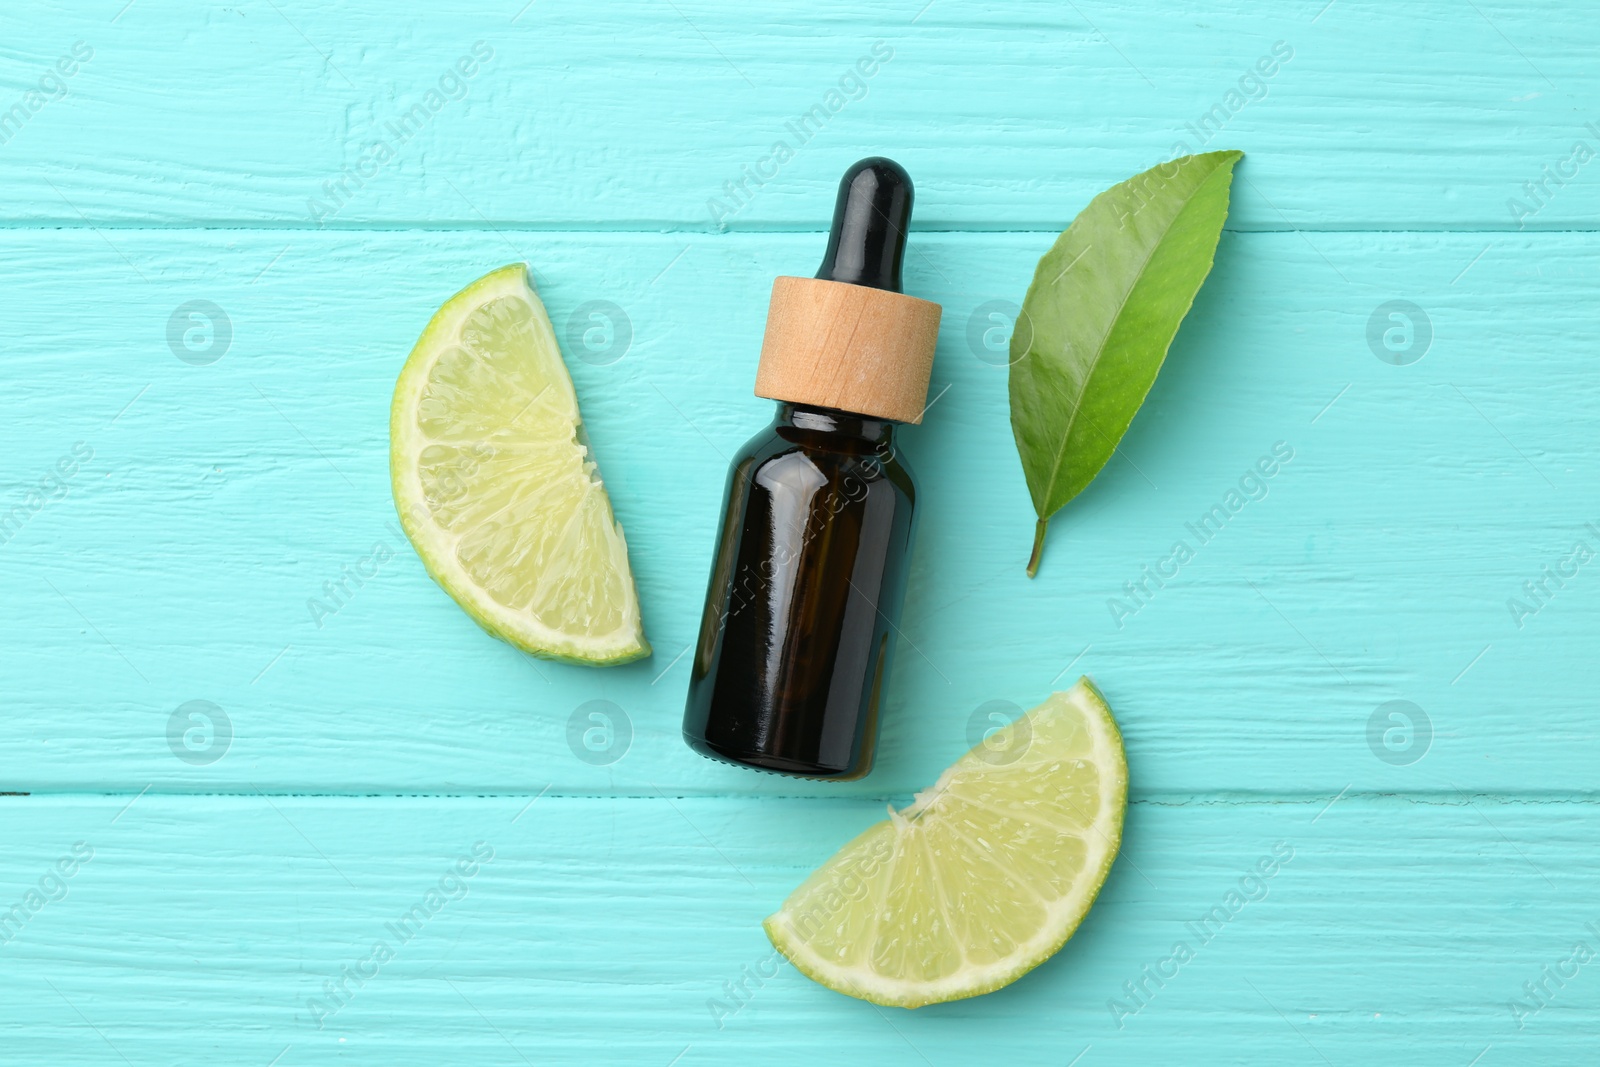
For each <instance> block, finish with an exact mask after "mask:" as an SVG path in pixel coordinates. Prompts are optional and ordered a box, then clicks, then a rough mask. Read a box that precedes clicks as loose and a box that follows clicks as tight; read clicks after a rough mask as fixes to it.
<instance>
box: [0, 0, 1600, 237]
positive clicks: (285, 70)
mask: <svg viewBox="0 0 1600 1067" xmlns="http://www.w3.org/2000/svg"><path fill="white" fill-rule="evenodd" d="M519 7H521V8H522V10H521V11H520V12H519V11H518V10H517V9H518V8H519ZM919 8H920V10H918V9H919ZM1566 16H1567V8H1566V6H1565V5H1562V4H1561V3H1559V2H1558V0H1539V2H1532V3H1520V4H1513V3H1507V2H1505V0H1497V2H1485V3H1477V4H1466V5H1463V4H1459V3H1455V2H1454V0H1416V2H1413V3H1409V4H1405V5H1394V4H1386V3H1381V2H1379V0H1341V2H1339V3H1337V4H1329V5H1324V4H1323V3H1320V2H1314V3H1306V4H1290V5H1285V4H1280V3H1271V2H1269V0H1229V2H1227V3H1222V4H1211V5H1207V7H1206V9H1205V13H1204V16H1203V17H1200V16H1198V15H1197V14H1196V11H1195V9H1194V8H1193V7H1192V5H1189V4H1186V3H1181V2H1178V0H1156V2H1152V3H1145V4H1140V5H1137V6H1133V7H1129V6H1124V5H1112V4H1105V3H1097V4H1078V5H1073V4H1058V3H1053V2H1049V0H1031V2H1025V3H1008V4H1004V5H996V4H985V3H981V2H978V0H938V2H936V3H933V4H931V5H924V4H921V3H909V4H906V5H903V7H902V9H900V10H897V11H893V12H889V11H878V10H873V11H870V12H868V11H865V10H862V9H861V8H860V6H859V5H856V4H851V3H847V2H844V0H821V2H807V3H792V2H791V3H786V4H782V5H777V6H774V5H762V6H761V7H760V8H752V7H740V6H737V5H734V6H726V5H720V4H719V5H712V4H705V3H700V4H678V5H662V4H657V3H652V2H646V0H628V2H619V3H610V4H606V5H584V6H581V7H565V8H563V7H561V6H559V5H542V4H536V5H531V6H527V5H523V4H521V2H520V0H513V2H502V0H495V2H487V0H476V2H473V3H469V4H459V5H458V4H452V5H449V6H448V7H443V6H441V7H434V8H422V9H418V10H415V11H408V12H407V14H406V17H405V18H404V19H397V18H395V17H394V14H393V11H392V8H391V5H388V4H384V3H381V2H379V0H354V2H351V3H344V4H338V5H326V4H316V3H311V2H307V0H284V2H281V3H272V4H264V5H254V4H251V5H243V6H240V7H235V8H228V9H217V10H201V9H195V8H192V7H189V6H186V5H165V6H163V5H161V4H159V3H150V2H145V3H140V4H138V5H136V6H133V7H132V8H131V9H130V10H126V11H124V12H122V13H119V14H117V16H116V17H115V18H108V16H107V15H106V13H104V12H102V11H100V10H99V9H98V8H77V9H73V10H60V9H54V8H47V7H39V6H32V5H27V6H23V7H22V8H21V9H19V10H17V11H13V12H10V13H8V17H7V33H6V41H7V43H6V47H5V51H4V53H3V55H0V60H3V68H0V73H3V77H4V84H5V87H6V95H5V97H4V98H3V99H0V103H4V105H5V107H6V108H10V107H11V106H12V105H13V104H14V103H17V102H19V101H20V102H21V103H23V104H24V106H25V107H27V106H30V101H31V103H32V104H36V105H37V106H36V107H35V108H34V110H33V111H32V112H30V113H26V114H24V115H23V116H22V117H21V118H20V119H19V120H17V122H16V123H15V124H14V125H13V126H9V127H4V128H0V136H4V137H5V141H4V143H3V145H0V173H3V174H4V175H5V176H6V180H5V181H4V182H3V183H0V217H3V218H6V219H9V220H12V221H13V222H19V221H20V222H23V223H27V224H32V225H45V226H56V225H70V226H80V225H83V223H84V220H85V219H89V220H94V221H95V222H96V223H99V224H130V225H145V224H149V223H157V224H203V225H218V224H233V223H241V222H242V223H249V224H253V225H263V226H283V227H295V228H308V227H309V228H320V227H322V226H358V227H360V226H391V225H411V224H414V223H426V224H428V225H430V226H439V227H458V226H462V225H466V226H471V227H481V226H483V225H485V224H486V223H492V224H493V225H495V226H498V227H500V228H508V227H512V226H530V227H547V226H555V227H565V228H576V229H584V228H613V227H625V228H626V227H632V228H643V229H656V228H679V229H697V230H703V229H708V228H714V227H716V226H719V225H727V226H731V227H733V228H737V229H750V228H756V229H760V228H771V227H779V228H794V227H803V228H808V229H810V228H815V227H817V226H818V225H820V224H822V223H823V222H824V221H825V216H826V214H827V212H828V211H829V209H830V207H831V204H832V196H833V189H834V187H835V183H836V182H837V180H838V176H839V174H840V173H841V171H842V170H843V168H844V167H845V166H846V165H847V164H849V163H850V162H852V161H853V160H855V159H857V158H860V157H862V156H865V155H872V154H880V153H883V154H889V155H892V156H894V157H896V158H898V159H899V160H900V161H901V162H902V163H904V164H905V165H906V166H907V167H908V168H909V169H910V171H911V173H912V175H913V176H914V177H915V178H916V181H917V185H918V208H917V212H918V223H919V225H921V226H923V227H926V228H931V229H958V228H978V229H996V228H998V229H1060V228H1061V227H1063V226H1064V225H1065V224H1066V223H1067V222H1068V221H1069V220H1070V219H1071V217H1072V215H1073V214H1075V213H1076V212H1077V211H1078V210H1079V208H1081V207H1082V206H1083V204H1084V203H1085V202H1087V201H1088V199H1089V198H1090V197H1091V196H1093V195H1094V194H1095V193H1096V192H1098V191H1099V190H1101V189H1103V188H1105V187H1106V186H1107V185H1110V184H1111V183H1113V182H1116V181H1120V180H1121V179H1123V178H1125V177H1127V176H1129V175H1130V174H1133V173H1135V172H1137V171H1139V170H1142V169H1144V168H1146V167H1148V166H1151V165H1153V164H1155V163H1157V162H1160V161H1161V160H1164V159H1166V158H1169V156H1170V155H1171V154H1173V151H1174V149H1175V148H1179V149H1180V150H1191V151H1192V150H1201V149H1204V148H1217V147H1228V148H1241V149H1244V150H1245V151H1246V152H1247V153H1248V158H1247V159H1246V161H1245V163H1244V164H1243V166H1242V168H1241V170H1240V172H1239V177H1240V182H1239V184H1238V192H1237V195H1236V198H1235V199H1236V206H1235V209H1234V212H1233V217H1232V220H1231V222H1230V226H1232V227H1233V228H1236V229H1247V230H1251V229H1385V230H1388V229H1440V228H1456V229H1499V230H1504V229H1513V230H1515V229H1518V228H1519V227H1520V226H1523V225H1526V226H1529V227H1535V228H1551V229H1577V228H1582V229H1588V228H1591V227H1592V226H1593V225H1594V219H1595V218H1596V208H1597V207H1600V200H1597V195H1600V194H1597V192H1596V190H1597V189H1600V185H1597V183H1596V181H1595V179H1594V175H1593V174H1592V173H1591V172H1590V170H1589V169H1588V166H1587V160H1588V158H1589V155H1588V153H1594V152H1596V151H1597V150H1600V134H1597V133H1595V132H1594V130H1593V128H1592V127H1591V126H1589V125H1588V124H1589V123H1596V122H1600V111H1596V110H1594V106H1593V101H1592V99H1590V96H1589V94H1587V93H1586V92H1585V90H1584V86H1585V81H1584V79H1585V78H1586V77H1587V76H1588V71H1589V70H1590V67H1591V66H1592V57H1593V55H1594V52H1595V49H1596V46H1597V44H1600V39H1597V32H1600V31H1597V30H1596V29H1595V28H1594V27H1593V26H1592V25H1589V24H1588V23H1587V21H1586V20H1582V19H1578V20H1574V19H1571V18H1569V17H1566ZM79 41H81V42H83V47H84V48H87V49H89V50H91V51H92V57H91V58H90V59H89V60H88V61H87V62H85V63H82V64H79V65H78V66H77V67H76V68H75V73H74V74H73V75H72V76H71V77H70V78H66V79H64V80H62V81H61V85H62V86H64V88H62V89H58V88H57V82H55V81H47V82H46V89H47V91H46V92H44V93H41V94H40V96H38V97H36V98H29V97H26V96H25V95H24V94H25V92H27V91H29V90H33V91H37V87H38V84H39V82H40V80H41V79H49V78H52V77H55V75H54V74H53V72H54V70H55V64H56V62H57V60H58V58H60V57H61V56H63V55H68V56H69V63H70V50H71V49H72V47H73V46H74V42H79ZM478 42H482V43H481V45H479V55H480V56H483V55H487V56H489V58H488V59H487V61H485V62H480V60H479V58H478V57H475V56H474V54H473V48H474V45H475V44H477V43H478ZM875 42H881V44H875ZM875 47H876V48H877V49H878V52H877V54H876V55H875V54H874V48H875ZM1275 50H1276V52H1275ZM885 55H886V56H889V57H890V58H888V59H887V60H886V61H884V60H881V59H880V58H879V57H880V56H885ZM463 57H465V59H466V63H465V65H464V67H463V68H462V69H467V70H471V71H472V74H471V76H470V77H466V78H463V77H462V76H461V75H460V74H459V73H457V71H456V67H455V64H456V63H457V62H458V61H459V60H461V59H462V58H463ZM1282 57H1287V58H1282ZM858 63H860V64H862V66H861V68H860V69H861V70H870V71H871V72H872V73H871V76H870V77H862V76H860V73H859V71H858V70H857V68H856V65H857V64H858ZM1258 64H1259V65H1260V66H1259V71H1268V72H1270V73H1269V74H1268V75H1266V76H1263V75H1261V74H1260V73H1259V71H1258ZM201 86H204V87H215V88H209V89H208V90H207V91H197V88H196V87H201ZM841 86H842V90H843V91H841ZM223 87H225V89H224V88H223ZM63 91H64V92H65V95H64V96H62V95H60V94H61V93H62V92H63ZM430 93H432V94H434V95H432V96H431V97H430V95H429V94H430ZM830 94H834V95H831V96H830ZM419 106H420V107H421V108H422V110H421V111H417V110H415V109H416V108H418V107H419ZM813 108H817V109H818V110H817V111H815V112H813V113H812V114H813V115H814V116H817V117H814V118H813V119H812V120H811V121H812V123H813V125H812V126H810V127H807V128H806V130H805V131H801V132H796V131H797V130H799V126H798V123H799V121H800V119H801V117H802V116H803V115H804V114H806V113H808V112H810V109H813ZM0 110H3V109H0ZM824 118H825V119H826V121H823V119H824ZM791 124H795V125H793V126H792V125H791ZM1208 124H1209V125H1208ZM780 141H781V142H783V143H784V145H785V146H786V147H785V149H784V150H783V151H782V152H775V148H774V146H775V145H777V144H778V143H779V142H780ZM1579 142H1583V143H1584V144H1585V145H1587V148H1586V150H1585V153H1586V154H1582V158H1581V159H1579V158H1576V157H1575V153H1574V147H1575V145H1577V144H1578V143H1579ZM380 143H381V145H382V147H381V148H380V147H377V146H378V145H380ZM790 153H792V158H787V159H785V158H784V157H785V155H786V154H790ZM1547 167H1549V168H1553V169H1554V171H1559V172H1560V175H1565V177H1561V176H1559V175H1558V176H1557V177H1555V178H1554V179H1551V178H1550V177H1549V176H1548V174H1549V173H1550V172H1547V171H1546V169H1545V168H1547ZM746 168H753V169H754V170H755V171H757V172H759V174H760V175H762V176H764V178H757V179H754V180H752V179H751V178H750V177H749V176H748V175H747V171H746ZM740 182H744V183H745V185H744V187H743V190H744V191H735V192H734V193H731V194H730V193H729V191H728V190H727V188H726V187H727V184H728V183H740ZM1529 182H1532V183H1544V184H1543V189H1542V191H1539V190H1535V191H1534V192H1532V193H1529V192H1528V191H1525V189H1524V184H1525V183H1529ZM324 183H343V186H342V189H333V188H331V187H329V188H325V187H324ZM1513 199H1517V200H1519V201H1520V202H1521V204H1522V208H1521V209H1517V208H1515V207H1514V206H1513V205H1512V204H1511V203H1510V202H1511V201H1512V200H1513ZM713 200H721V201H722V204H723V207H722V208H714V207H713V206H712V205H711V201H713ZM319 204H320V205H321V206H320V207H319V206H318V205H319Z"/></svg>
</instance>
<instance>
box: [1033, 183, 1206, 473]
mask: <svg viewBox="0 0 1600 1067" xmlns="http://www.w3.org/2000/svg"><path fill="white" fill-rule="evenodd" d="M1217 170H1218V168H1217V167H1212V168H1211V174H1207V175H1206V176H1205V178H1204V179H1202V180H1201V182H1200V184H1199V185H1197V186H1195V190H1194V193H1191V194H1190V195H1189V196H1188V197H1187V198H1186V199H1185V200H1184V202H1183V206H1182V207H1180V208H1179V209H1178V210H1177V211H1175V212H1173V215H1172V217H1171V218H1170V219H1168V220H1167V224H1166V225H1165V226H1163V227H1162V228H1161V236H1160V237H1158V238H1157V239H1156V240H1155V241H1153V242H1152V243H1151V245H1150V251H1148V252H1146V253H1145V256H1144V258H1143V259H1142V260H1140V261H1139V269H1138V271H1137V272H1136V273H1135V274H1134V278H1133V284H1132V285H1130V286H1128V289H1127V291H1126V292H1124V293H1123V294H1122V299H1121V300H1120V301H1118V303H1117V310H1116V314H1114V315H1112V316H1111V318H1110V319H1109V320H1107V321H1108V322H1109V325H1107V327H1106V330H1105V333H1103V334H1101V335H1100V340H1099V343H1098V344H1097V345H1096V346H1095V356H1094V363H1093V365H1092V366H1091V367H1090V368H1089V373H1088V374H1085V375H1084V376H1083V384H1082V385H1081V386H1079V388H1078V393H1077V395H1076V396H1074V397H1073V399H1072V414H1071V415H1069V416H1068V417H1067V428H1066V429H1065V430H1064V431H1063V432H1062V434H1061V445H1060V447H1059V448H1058V449H1057V450H1056V459H1055V462H1054V463H1053V464H1051V466H1050V478H1049V480H1048V481H1047V482H1045V487H1044V496H1045V500H1046V504H1047V505H1048V503H1049V498H1050V495H1051V493H1052V492H1054V490H1055V487H1056V477H1057V475H1058V474H1060V472H1061V464H1062V462H1063V461H1065V460H1066V458H1067V442H1068V441H1070V440H1071V439H1072V428H1073V427H1074V426H1076V425H1077V423H1078V412H1079V411H1081V410H1082V409H1083V396H1084V394H1085V393H1087V392H1088V391H1089V383H1090V382H1091V381H1093V380H1094V376H1095V374H1096V373H1097V372H1098V371H1099V370H1100V361H1101V358H1102V357H1103V356H1104V354H1105V348H1106V339H1107V338H1109V337H1110V336H1111V334H1112V332H1113V331H1114V330H1115V329H1116V327H1117V323H1118V322H1119V321H1120V320H1121V319H1122V312H1123V309H1124V308H1126V307H1127V306H1128V299H1129V297H1131V296H1133V291H1134V290H1135V289H1137V288H1139V283H1140V282H1141V281H1143V280H1144V269H1145V267H1147V266H1149V264H1150V260H1151V259H1152V258H1153V257H1154V256H1155V254H1156V251H1157V249H1159V248H1160V247H1161V242H1163V241H1165V240H1166V239H1167V234H1169V233H1171V232H1172V227H1173V225H1174V224H1176V223H1177V221H1178V217H1179V216H1180V215H1182V214H1183V213H1184V212H1185V211H1187V210H1189V205H1190V204H1192V203H1193V202H1194V198H1195V196H1196V195H1198V194H1199V192H1200V190H1201V189H1203V188H1205V185H1206V183H1207V182H1209V181H1210V180H1211V178H1212V175H1214V174H1216V172H1217ZM1052 284H1053V283H1052ZM1129 421H1130V422H1131V421H1132V420H1131V419H1130V420H1129ZM1111 450H1112V451H1113V452H1115V451H1116V445H1115V444H1114V443H1113V445H1112V448H1111Z"/></svg>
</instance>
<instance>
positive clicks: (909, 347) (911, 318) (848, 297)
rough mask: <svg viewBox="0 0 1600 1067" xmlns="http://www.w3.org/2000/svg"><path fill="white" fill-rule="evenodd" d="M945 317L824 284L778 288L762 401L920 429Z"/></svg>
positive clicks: (801, 281) (857, 288)
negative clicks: (834, 410) (848, 413)
mask: <svg viewBox="0 0 1600 1067" xmlns="http://www.w3.org/2000/svg"><path fill="white" fill-rule="evenodd" d="M940 315H941V309H940V307H939V305H938V304H935V303H934V302H933V301H931V300H921V299H919V298H917V297H914V296H907V295H905V294H902V293H892V292H889V291H887V290H884V289H872V288H868V287H867V286H865V285H850V284H848V283H846V282H835V281H824V280H822V279H820V278H795V277H780V278H777V279H775V280H774V282H773V285H772V302H771V304H770V305H768V310H767V325H766V330H765V332H764V333H763V334H762V337H761V358H760V360H759V361H758V362H757V365H756V390H755V391H756V395H757V396H763V397H766V398H768V399H770V400H787V401H790V402H791V403H795V404H811V405H814V406H818V407H825V408H837V409H839V410H842V411H852V412H856V413H858V414H861V415H872V416H874V417H876V418H880V419H891V420H893V421H895V422H902V423H909V424H911V425H916V424H917V423H920V422H921V421H922V416H923V414H924V412H926V411H927V408H928V376H929V374H931V373H932V371H933V356H934V350H935V348H936V347H937V344H938V340H939V319H940Z"/></svg>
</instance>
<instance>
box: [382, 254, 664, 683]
mask: <svg viewBox="0 0 1600 1067" xmlns="http://www.w3.org/2000/svg"><path fill="white" fill-rule="evenodd" d="M504 298H511V299H515V300H519V301H523V302H525V303H526V304H527V305H528V306H529V308H530V309H531V311H532V316H531V321H530V322H529V323H528V326H529V327H530V329H531V330H532V332H533V337H534V344H535V346H536V348H537V349H539V350H542V352H543V353H545V354H546V355H547V357H548V358H547V363H548V365H547V366H541V367H540V368H538V369H539V370H540V371H541V372H542V374H543V380H544V382H545V385H544V387H543V388H542V390H541V391H540V392H539V393H538V394H537V395H536V396H535V397H534V398H533V399H532V400H530V401H529V405H530V406H532V405H534V404H537V406H538V409H539V411H540V413H541V414H549V415H550V416H553V417H555V418H557V419H559V420H562V421H563V422H564V423H565V424H569V425H570V428H571V444H572V447H574V448H576V449H579V450H581V451H582V453H584V459H583V466H584V470H585V472H586V473H587V475H588V477H589V478H590V479H592V481H593V483H594V485H593V489H592V491H593V492H594V493H595V494H597V500H596V501H595V502H594V503H593V504H592V505H591V507H594V508H599V509H602V514H601V520H602V521H603V522H604V523H606V524H608V525H609V533H610V534H611V535H612V536H610V537H609V538H608V544H609V558H607V559H604V560H602V561H600V562H601V565H603V566H605V567H608V568H610V569H611V570H612V571H613V572H614V573H615V575H617V576H619V577H620V586H621V588H622V589H623V596H622V597H621V600H622V603H621V604H619V605H618V607H619V610H620V613H621V623H620V625H618V626H617V627H616V628H615V629H614V630H613V631H611V632H610V633H607V634H604V635H599V636H593V635H588V634H581V633H568V632H562V631H561V630H559V629H556V628H554V627H551V626H549V625H546V624H545V623H544V622H542V621H541V620H540V619H538V618H537V617H535V616H534V614H533V613H532V612H530V611H526V610H517V609H514V608H511V607H508V606H507V605H506V604H504V603H502V602H500V601H498V600H496V599H495V598H494V597H492V596H491V595H489V593H488V591H487V590H485V588H484V587H483V586H482V585H481V584H480V583H479V582H477V581H475V580H473V578H472V576H471V575H470V574H469V573H468V571H467V569H466V567H465V566H464V565H463V564H462V563H461V562H460V561H459V560H458V559H457V556H456V548H457V545H458V544H459V543H460V541H461V540H462V539H463V536H464V535H461V534H453V533H451V532H450V531H448V530H446V529H445V528H444V527H443V526H441V525H440V523H439V522H438V521H436V519H435V516H434V514H433V512H432V511H431V510H430V508H429V506H428V502H427V498H426V494H425V489H424V486H423V482H422V477H421V474H420V470H421V467H422V460H421V457H422V455H423V453H424V450H425V449H427V448H428V447H429V446H430V445H438V444H439V442H438V441H436V440H435V439H433V438H430V437H429V436H428V435H427V434H426V433H425V432H424V430H423V429H422V427H421V425H420V424H419V418H418V411H419V405H420V404H421V402H422V399H423V396H424V392H425V390H427V388H428V386H429V384H430V380H431V379H430V375H431V373H432V372H433V370H434V368H435V366H436V364H438V362H439V360H440V358H441V356H443V355H444V354H445V353H446V352H448V351H449V350H450V349H451V348H452V347H453V346H455V345H457V344H458V343H459V342H460V339H461V337H462V332H463V327H464V326H465V325H466V324H467V323H468V320H469V318H471V317H472V316H473V314H474V313H475V312H477V311H479V310H480V309H482V308H485V307H486V306H487V305H490V304H492V303H493V302H494V301H496V300H501V299H504ZM389 434H390V451H389V461H390V462H389V467H390V480H391V485H392V489H393V492H394V500H395V508H396V510H397V511H398V512H399V515H400V523H401V527H402V528H403V529H404V530H405V533H406V536H407V537H408V538H409V539H410V540H411V544H412V546H413V547H414V548H415V549H416V550H417V554H418V556H419V557H421V559H422V563H423V566H424V567H425V568H426V569H427V571H428V574H429V575H430V576H431V577H432V578H433V580H434V581H435V582H437V583H438V584H439V585H440V587H441V588H443V589H444V590H445V592H447V593H449V594H450V596H451V597H452V598H453V599H454V600H455V601H456V603H457V604H458V605H460V607H461V609H462V610H463V611H465V612H466V613H467V614H468V615H469V616H470V617H471V618H472V619H473V620H474V621H475V622H476V623H477V624H478V625H479V626H481V627H482V628H483V629H484V630H485V631H487V632H488V633H489V634H490V635H492V636H494V637H497V638H499V639H500V640H502V641H505V642H507V643H508V644H511V645H513V646H515V647H516V648H519V649H522V650H523V651H525V652H528V653H531V654H533V655H535V656H540V657H543V658H546V659H554V660H560V661H564V662H568V663H576V664H584V665H589V666H610V665H614V664H621V663H628V662H631V661H633V660H637V659H641V658H643V657H645V656H648V655H649V654H650V645H649V643H648V642H647V641H646V640H645V637H644V630H643V625H642V622H641V619H640V612H639V598H638V592H637V589H636V587H635V584H634V580H633V574H632V571H631V569H630V567H629V565H628V555H627V542H626V539H625V538H624V536H623V533H622V528H621V526H620V524H618V523H617V522H616V520H615V517H614V515H613V513H612V510H611V504H610V500H609V499H608V498H607V497H606V495H605V492H604V488H603V486H602V485H601V484H600V479H599V472H598V469H597V468H596V466H595V464H594V461H593V459H592V457H591V456H589V455H588V447H587V439H586V438H585V436H584V434H583V424H582V418H581V416H580V414H579V411H578V401H577V394H576V392H575V390H574V389H573V386H572V379H571V376H570V375H569V374H568V373H567V370H566V365H565V364H564V363H563V362H562V361H561V358H560V347H559V344H558V343H557V341H556V336H555V330H554V328H553V327H552V326H551V324H550V318H549V315H548V314H547V313H546V311H545V309H544V305H543V303H542V302H541V301H540V300H539V298H538V295H537V294H536V293H535V292H534V291H533V288H532V286H531V285H530V284H529V282H528V273H527V266H526V264H522V263H514V264H511V265H509V266H505V267H501V268H500V269H498V270H495V271H492V272H490V273H489V274H486V275H484V276H483V277H482V278H479V279H478V280H477V281H475V282H473V283H472V284H470V285H468V286H467V287H466V288H464V289H462V290H461V291H460V292H459V293H457V294H455V295H454V296H452V297H451V298H450V299H449V300H447V301H445V303H444V305H443V306H442V307H440V308H439V310H438V311H437V312H436V313H435V314H434V316H433V318H432V320H430V321H429V323H428V325H427V327H426V328H425V329H424V330H423V332H422V336H421V337H419V338H418V340H417V343H416V345H415V346H414V347H413V348H412V350H411V354H410V355H409V356H408V357H407V359H406V363H405V366H404V368H403V369H402V370H401V372H400V377H399V380H398V381H397V382H396V384H395V391H394V401H393V404H392V405H391V407H390V417H389Z"/></svg>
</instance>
